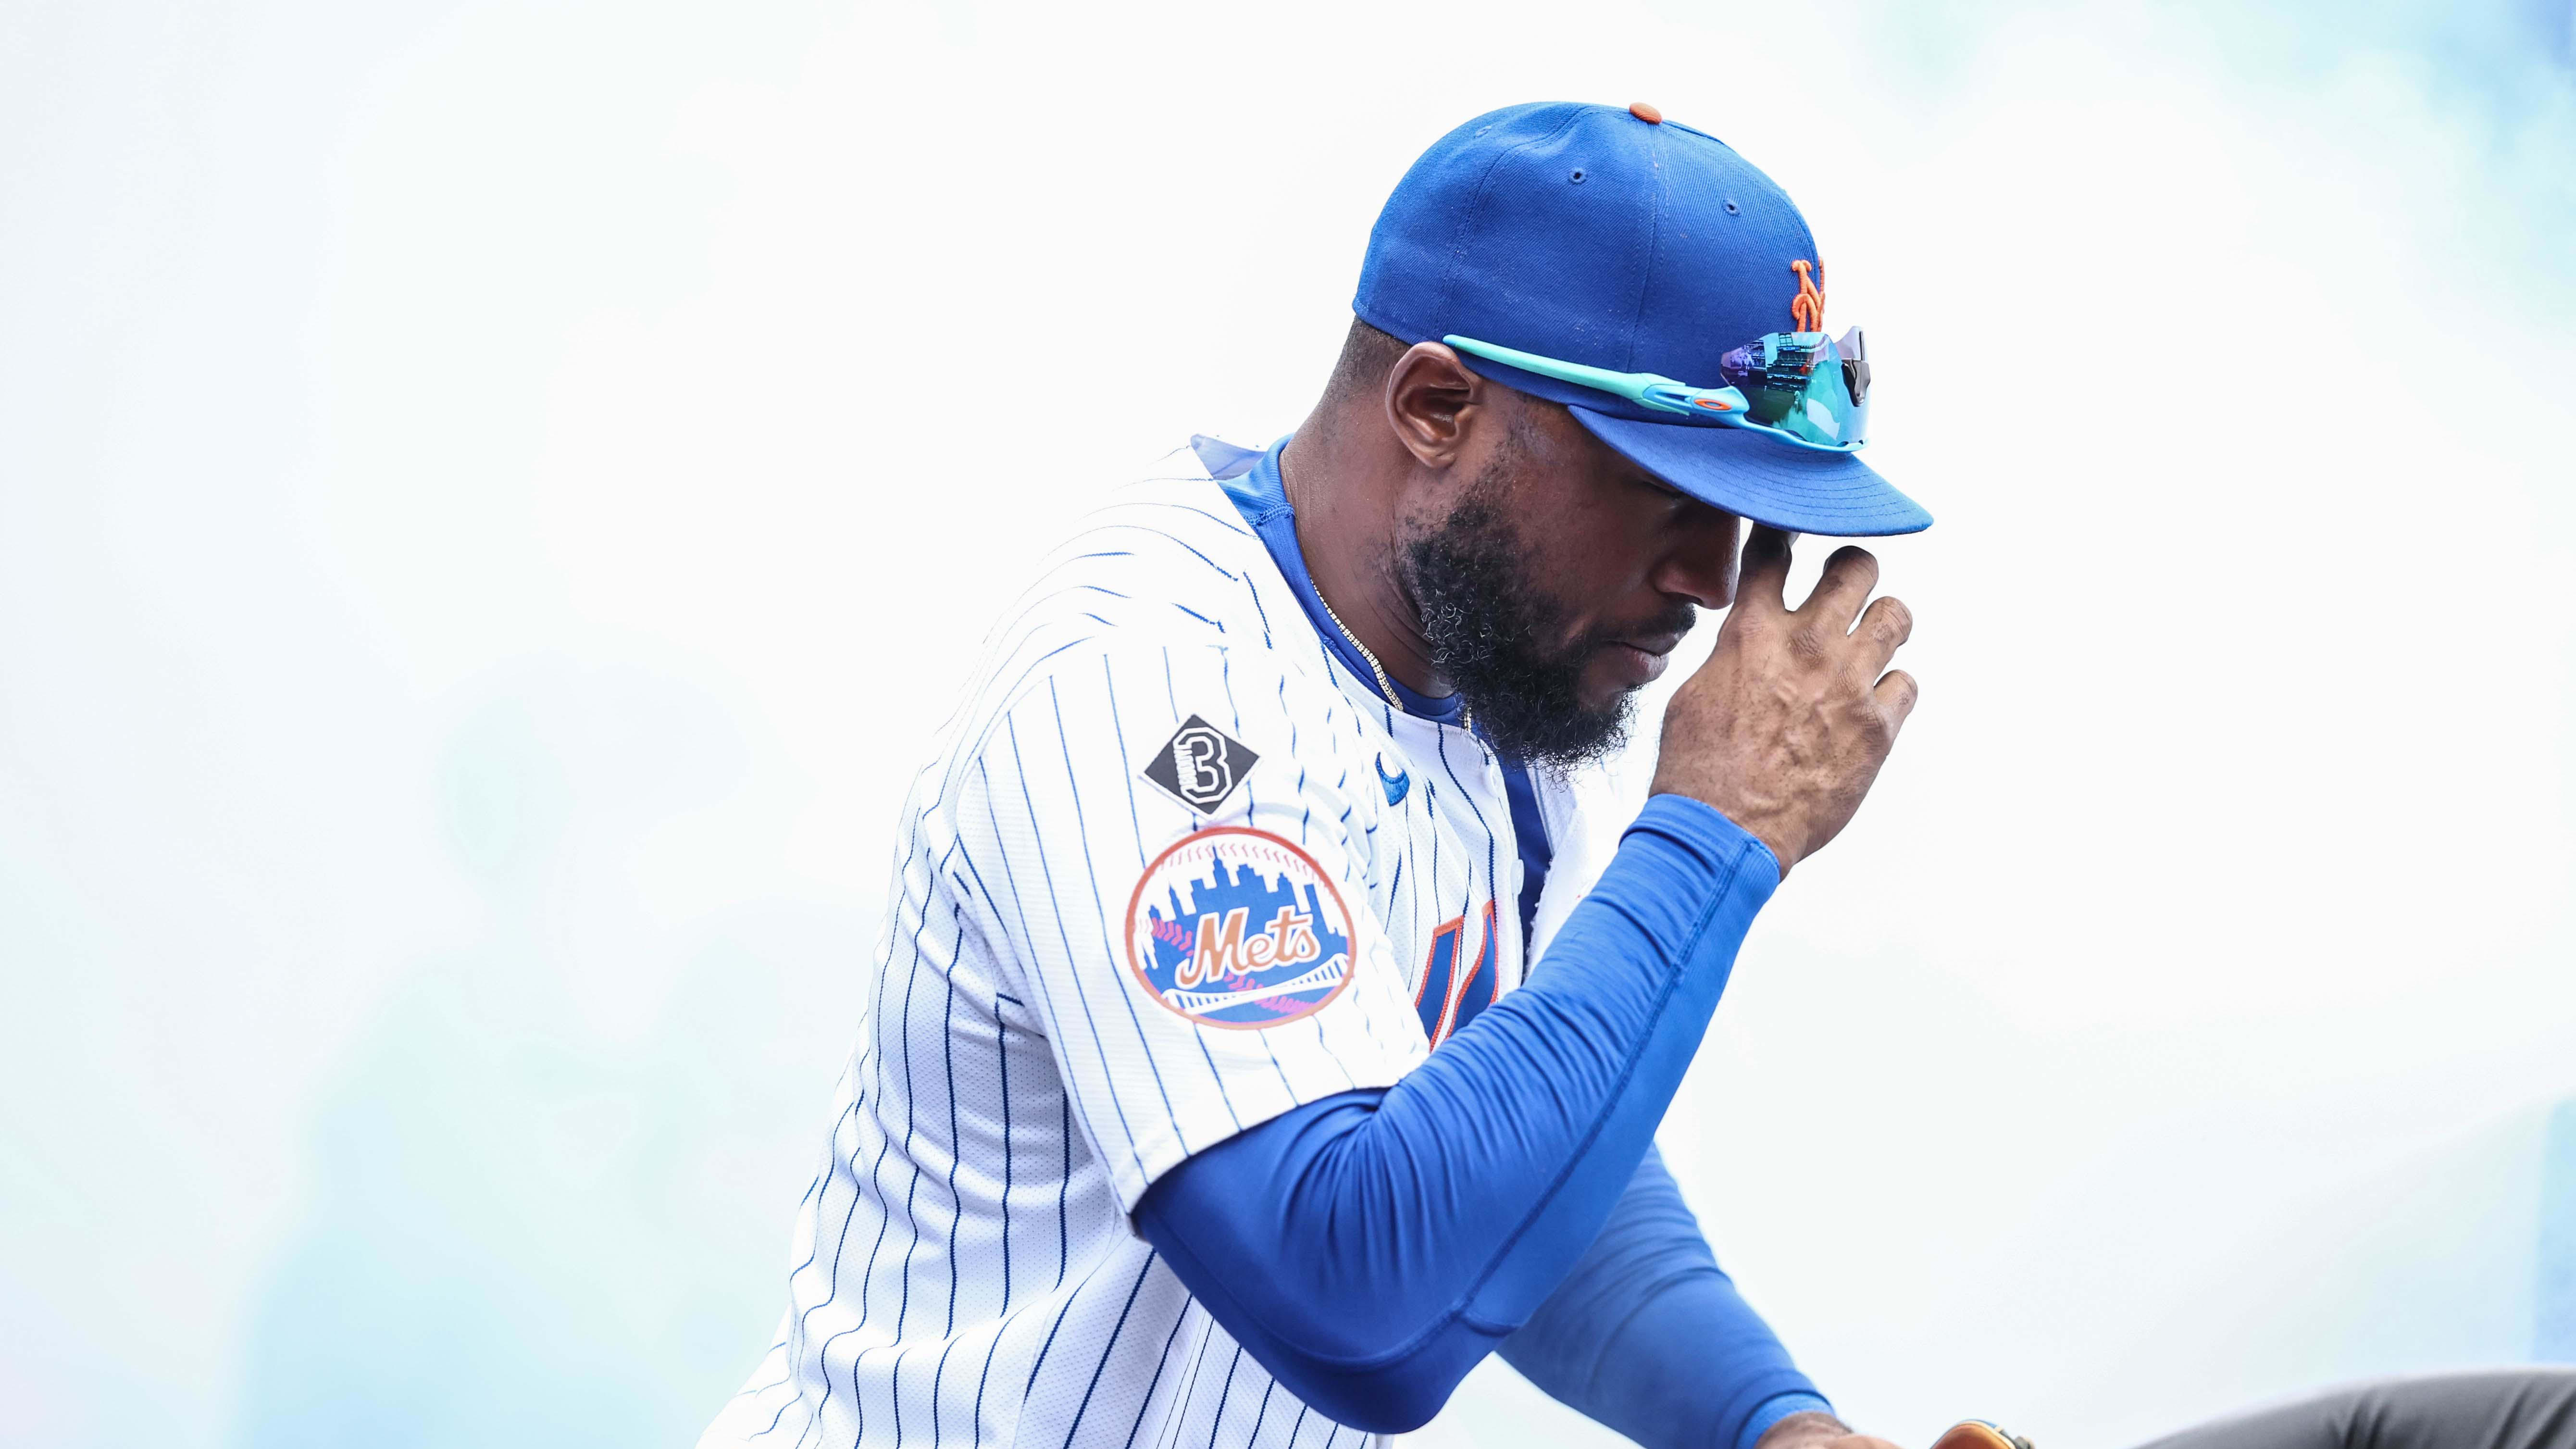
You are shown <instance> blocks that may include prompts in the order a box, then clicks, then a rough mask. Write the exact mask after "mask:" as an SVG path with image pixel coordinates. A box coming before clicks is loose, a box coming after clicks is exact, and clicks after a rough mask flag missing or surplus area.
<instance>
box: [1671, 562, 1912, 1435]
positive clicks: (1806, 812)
mask: <svg viewBox="0 0 2576 1449" xmlns="http://www.w3.org/2000/svg"><path fill="white" fill-rule="evenodd" d="M1788 579H1789V535H1787V534H1785V533H1782V532H1780V531H1779V530H1778V529H1773V528H1764V527H1761V526H1759V525H1756V526H1755V528H1754V530H1753V534H1752V537H1751V538H1749V539H1747V540H1746V541H1745V544H1744V566H1743V573H1742V576H1741V578H1740V580H1739V582H1738V584H1737V588H1736V595H1735V608H1734V610H1733V612H1731V613H1729V614H1728V615H1727V616H1726V623H1725V626H1724V627H1722V628H1720V629H1719V630H1718V631H1717V648H1716V650H1715V652H1713V653H1711V654H1710V655H1709V657H1708V662H1707V663H1706V664H1703V665H1701V666H1700V669H1699V672H1698V673H1697V674H1694V675H1692V676H1691V677H1690V680H1689V682H1688V683H1686V684H1684V685H1683V686H1682V687H1681V688H1680V689H1679V690H1678V691H1676V692H1675V693H1674V695H1673V701H1672V705H1671V707H1670V708H1668V709H1667V710H1666V711H1665V714H1664V743H1663V753H1662V756H1661V757H1660V758H1659V759H1658V761H1657V763H1656V767H1655V784H1654V788H1655V791H1656V793H1658V794H1674V795H1688V796H1690V797H1691V798H1692V799H1694V800H1700V801H1704V802H1706V803H1707V804H1709V805H1713V806H1715V807H1716V808H1717V810H1718V811H1719V813H1721V814H1723V815H1725V816H1726V818H1727V819H1729V820H1732V821H1734V822H1735V823H1736V824H1737V825H1740V826H1742V827H1744V829H1745V830H1747V831H1749V832H1751V833H1752V834H1753V835H1754V836H1756V837H1757V838H1759V839H1760V840H1761V842H1762V843H1763V844H1764V845H1767V846H1769V847H1771V853H1772V854H1773V855H1776V856H1778V857H1779V858H1780V873H1781V874H1782V875H1783V876H1785V875H1787V874H1788V873H1789V868H1790V867H1791V866H1793V865H1796V864H1797V863H1798V862H1799V861H1801V860H1804V859H1806V858H1807V857H1808V856H1810V855H1813V854H1815V853H1816V852H1817V851H1819V850H1821V849H1823V848H1824V845H1825V842H1827V841H1829V840H1831V839H1833V838H1834V836H1835V835H1836V834H1838V833H1839V832H1840V831H1841V830H1842V828H1843V826H1844V825H1845V824H1847V823H1848V822H1849V821H1850V820H1851V817H1852V812H1853V811H1855V810H1857V809H1859V808H1860V802H1861V797H1862V796H1864V795H1867V794H1868V793H1869V787H1870V782H1871V781H1873V780H1875V779H1877V778H1878V767H1879V766H1880V765H1881V764H1883V763H1885V761H1886V759H1887V752H1888V749H1889V748H1890V747H1891V746H1893V745H1894V744H1895V743H1896V732H1897V731H1898V730H1899V729H1901V728H1902V727H1903V726H1904V724H1905V717H1906V716H1907V715H1908V714H1911V713H1912V712H1913V710H1914V698H1915V694H1916V690H1915V685H1914V677H1913V676H1912V675H1910V674H1907V673H1906V672H1905V671H1904V670H1902V669H1894V670H1890V669H1888V668H1887V661H1888V660H1889V659H1890V658H1891V657H1893V656H1894V655H1895V653H1896V650H1897V646H1899V645H1901V644H1903V643H1904V642H1905V640H1906V636H1907V635H1909V634H1911V633H1912V632H1913V630H1914V615H1913V612H1912V611H1911V610H1909V609H1907V608H1906V607H1905V606H1904V605H1903V604H1901V603H1899V602H1897V601H1896V600H1895V599H1892V598H1883V599H1880V600H1878V601H1877V602H1876V603H1872V604H1870V605H1869V608H1868V610H1867V611H1866V612H1864V611H1863V610H1862V608H1861V605H1862V604H1863V603H1864V602H1867V601H1868V599H1869V591H1870V589H1871V588H1872V587H1873V586H1874V585H1876V584H1877V582H1878V560H1877V559H1875V558H1872V557H1871V556H1870V555H1869V552H1868V551H1867V550H1866V549H1859V548H1843V549H1838V550H1836V551H1835V553H1834V556H1833V557H1832V558H1829V559H1827V560H1825V569H1824V575H1823V577H1821V578H1819V579H1818V580H1817V581H1816V589H1815V592H1814V593H1812V594H1810V595H1808V597H1807V602H1806V603H1805V604H1803V605H1800V606H1799V607H1798V608H1796V609H1791V608H1789V607H1788V605H1787V603H1786V601H1785V600H1784V598H1783V592H1784V589H1785V588H1786V585H1787V583H1788ZM1855 615H1858V616H1859V619H1860V626H1859V627H1858V628H1857V629H1855V628H1853V627H1852V619H1853V616H1855ZM1882 670H1884V671H1886V672H1885V673H1884V674H1883V675H1882V673H1881V671H1882ZM1793 1417H1804V1416H1793ZM1780 1422H1781V1423H1782V1424H1783V1425H1786V1424H1788V1423H1790V1422H1791V1420H1789V1419H1783V1420H1781V1421H1780ZM1773 1432H1774V1433H1777V1432H1778V1431H1777V1430H1776V1429H1775V1430H1774V1431H1773ZM1865 1442H1868V1443H1876V1442H1877V1441H1875V1440H1869V1441H1865ZM1763 1449H1774V1446H1772V1444H1771V1440H1770V1438H1769V1437H1768V1436H1766V1437H1765V1438H1764V1440H1763Z"/></svg>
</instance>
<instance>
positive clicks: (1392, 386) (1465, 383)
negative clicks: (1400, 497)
mask: <svg viewBox="0 0 2576 1449" xmlns="http://www.w3.org/2000/svg"><path fill="white" fill-rule="evenodd" d="M1492 387H1493V384H1492V383H1489V382H1487V381H1485V380H1484V379H1483V378H1481V377H1478V376H1477V375H1476V374H1474V373H1472V372H1469V371H1468V370H1467V368H1466V366H1465V364H1463V363H1461V362H1459V361H1458V354H1457V353H1455V352H1452V351H1450V350H1449V349H1448V347H1447V346H1445V345H1443V344H1441V343H1438V342H1417V343H1415V344H1413V346H1411V347H1410V348H1407V349H1406V350H1405V354H1404V355H1403V356H1402V357H1399V358H1397V359H1396V360H1395V366H1393V367H1392V368H1389V369H1388V370H1387V374H1386V421H1387V426H1389V427H1391V428H1393V429H1394V430H1395V436H1396V437H1397V438H1398V439H1399V440H1401V441H1402V442H1403V444H1404V447H1405V450H1406V451H1407V452H1410V453H1411V454H1413V456H1414V459H1415V461H1417V462H1419V463H1421V464H1422V465H1423V466H1424V467H1426V468H1446V467H1448V466H1449V465H1450V464H1452V463H1455V462H1457V461H1458V455H1459V453H1460V451H1461V450H1462V449H1463V447H1464V446H1465V443H1466V439H1467V434H1468V432H1469V430H1470V429H1472V428H1473V427H1474V426H1475V422H1476V419H1477V417H1478V416H1479V415H1480V414H1482V413H1483V412H1484V411H1486V410H1487V408H1488V407H1489V406H1490V403H1491V400H1492V393H1491V389H1492Z"/></svg>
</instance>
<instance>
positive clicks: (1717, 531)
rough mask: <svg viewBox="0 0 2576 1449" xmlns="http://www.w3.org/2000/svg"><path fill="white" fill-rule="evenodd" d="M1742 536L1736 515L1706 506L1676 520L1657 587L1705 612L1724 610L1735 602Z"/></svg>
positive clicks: (1668, 536)
mask: <svg viewBox="0 0 2576 1449" xmlns="http://www.w3.org/2000/svg"><path fill="white" fill-rule="evenodd" d="M1740 536H1741V532H1740V520H1738V519H1737V518H1736V516H1735V515H1734V514H1732V513H1726V512H1722V511H1720V510H1718V509H1715V508H1710V507H1707V506H1706V505H1702V506H1700V507H1697V508H1693V509H1692V510H1691V511H1690V512H1689V513H1688V514H1686V515H1684V516H1683V517H1682V518H1680V519H1678V520H1676V521H1675V523H1674V525H1673V527H1672V529H1671V531H1670V532H1669V534H1668V535H1667V537H1666V539H1665V550H1664V557H1663V562H1662V563H1661V564H1659V565H1658V566H1657V568H1656V574H1655V578H1654V581H1653V582H1654V585H1655V588H1656V589H1657V591H1659V592H1661V593H1666V594H1671V595H1675V596H1677V597H1680V598H1685V599H1688V600H1690V601H1691V602H1692V603H1695V604H1697V605H1699V606H1700V607H1701V608H1703V609H1723V608H1725V607H1726V606H1727V605H1729V604H1731V603H1734V602H1735V566H1736V557H1735V556H1736V546H1737V539H1738V538H1739V537H1740Z"/></svg>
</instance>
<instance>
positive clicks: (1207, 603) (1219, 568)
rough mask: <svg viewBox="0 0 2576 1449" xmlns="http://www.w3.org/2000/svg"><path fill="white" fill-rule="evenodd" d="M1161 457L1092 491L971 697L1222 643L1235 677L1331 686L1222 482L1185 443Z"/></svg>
mask: <svg viewBox="0 0 2576 1449" xmlns="http://www.w3.org/2000/svg"><path fill="white" fill-rule="evenodd" d="M1165 464H1166V466H1165V467H1163V468H1162V469H1160V470H1158V471H1157V472H1156V473H1154V474H1152V475H1150V476H1148V477H1145V478H1143V479H1140V480H1138V481H1135V482H1132V483H1128V484H1124V485H1121V486H1118V487H1115V488H1112V489H1109V490H1107V491H1106V492H1104V493H1102V494H1101V495H1100V497H1099V499H1098V500H1097V505H1096V506H1095V507H1093V508H1092V509H1091V510H1089V511H1088V512H1086V513H1084V514H1083V515H1081V516H1080V517H1079V518H1078V519H1077V520H1076V521H1075V522H1074V523H1073V524H1072V525H1071V526H1070V527H1069V528H1068V529H1067V530H1066V531H1065V533H1064V534H1063V535H1062V536H1061V538H1060V539H1059V541H1058V542H1057V543H1056V544H1055V546H1054V547H1052V548H1050V549H1049V550H1048V551H1047V552H1046V553H1045V555H1044V556H1043V557H1042V558H1041V559H1040V561H1039V563H1038V565H1037V567H1036V568H1035V569H1034V570H1033V572H1032V573H1031V575H1030V576H1029V580H1028V583H1027V585H1026V586H1025V587H1024V588H1022V589H1020V590H1019V591H1018V592H1017V594H1016V595H1015V596H1014V597H1013V598H1012V599H1011V600H1010V602H1009V603H1008V604H1006V605H1005V606H1004V608H1003V609H1002V610H1001V612H1000V614H999V616H998V617H997V619H996V621H995V624H994V626H993V629H992V632H991V633H990V634H989V635H988V636H987V637H986V639H985V641H984V646H983V649H982V659H981V663H980V665H979V667H978V669H977V670H976V673H975V680H974V683H973V685H972V686H971V692H972V695H973V696H974V698H975V699H977V700H980V701H982V702H983V703H984V704H985V705H986V706H988V707H990V706H1004V707H1007V703H1008V701H1009V700H1010V699H1013V698H1016V697H1018V696H1019V695H1021V694H1023V693H1025V691H1026V690H1027V689H1029V688H1031V687H1034V686H1036V685H1038V684H1040V683H1042V682H1043V681H1044V680H1045V679H1046V678H1047V677H1048V676H1050V675H1054V674H1059V673H1062V672H1063V671H1066V670H1071V669H1080V670H1085V671H1094V672H1096V671H1097V669H1098V668H1099V664H1098V661H1099V659H1100V657H1101V656H1103V655H1107V656H1110V657H1113V658H1127V659H1135V658H1149V659H1156V660H1160V659H1161V658H1163V657H1165V656H1180V655H1189V654H1203V653H1208V652H1218V653H1223V654H1226V655H1228V656H1230V664H1229V665H1228V667H1229V668H1230V669H1231V670H1232V671H1233V672H1234V675H1235V676H1236V677H1237V678H1238V679H1241V680H1244V681H1246V682H1247V683H1249V682H1250V681H1253V680H1256V679H1266V680H1271V681H1272V682H1271V683H1270V684H1269V685H1268V686H1267V687H1269V688H1271V689H1273V690H1274V691H1275V690H1279V689H1282V688H1284V689H1285V691H1286V692H1287V695H1288V696H1294V697H1303V696H1304V695H1305V694H1307V693H1309V692H1311V691H1312V690H1314V689H1322V690H1332V689H1333V688H1334V686H1333V685H1332V682H1331V679H1330V676H1329V673H1328V672H1325V671H1321V670H1320V669H1319V668H1318V662H1319V660H1320V657H1321V655H1320V650H1319V649H1318V648H1317V645H1316V641H1315V637H1314V632H1313V629H1312V626H1310V625H1309V624H1308V623H1307V622H1306V619H1305V616H1304V612H1303V609H1302V608H1301V606H1300V605H1299V604H1298V602H1297V598H1296V595H1295V593H1294V591H1293V590H1292V589H1291V588H1290V587H1289V585H1288V583H1287V580H1286V577H1285V576H1284V575H1283V574H1281V572H1280V571H1279V567H1278V565H1277V564H1276V563H1275V562H1274V561H1273V560H1272V558H1271V556H1270V551H1269V549H1268V547H1267V546H1266V545H1264V544H1263V542H1262V540H1261V538H1260V536H1259V535H1258V534H1256V533H1255V532H1254V531H1253V530H1252V527H1251V526H1250V525H1249V524H1248V523H1246V522H1245V520H1244V516H1243V514H1242V512H1241V511H1240V510H1239V509H1237V508H1236V506H1235V503H1234V500H1233V498H1232V497H1231V496H1230V495H1229V494H1228V493H1227V492H1226V490H1225V488H1224V486H1223V485H1222V484H1220V483H1219V482H1217V481H1216V480H1215V479H1213V478H1211V477H1210V476H1209V475H1208V472H1207V468H1206V466H1205V464H1204V463H1203V462H1201V461H1200V459H1199V457H1198V455H1196V454H1194V453H1193V452H1192V451H1191V450H1190V449H1188V448H1183V449H1179V450H1176V453H1175V455H1174V456H1173V457H1171V458H1169V459H1166V460H1165ZM1308 676H1315V677H1314V678H1309V677H1308ZM1281 680H1284V681H1285V683H1284V685H1283V684H1282V683H1280V681H1281ZM969 707H970V710H971V709H972V708H973V705H972V704H971V703H970V706H969ZM1319 707H1320V706H1319Z"/></svg>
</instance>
